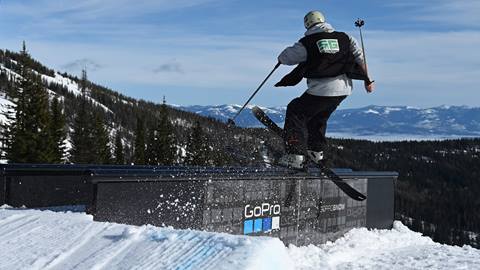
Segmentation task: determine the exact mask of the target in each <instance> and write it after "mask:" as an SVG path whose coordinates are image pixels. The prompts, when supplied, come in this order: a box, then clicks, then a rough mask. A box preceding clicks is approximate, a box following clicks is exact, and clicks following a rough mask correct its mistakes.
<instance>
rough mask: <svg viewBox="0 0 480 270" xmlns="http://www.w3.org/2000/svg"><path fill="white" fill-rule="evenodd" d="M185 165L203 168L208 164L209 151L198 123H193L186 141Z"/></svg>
mask: <svg viewBox="0 0 480 270" xmlns="http://www.w3.org/2000/svg"><path fill="white" fill-rule="evenodd" d="M185 163H186V164H188V165H195V166H205V165H208V163H209V149H208V146H207V143H206V136H205V134H204V132H203V130H202V127H201V125H200V122H199V121H197V122H195V126H194V127H193V128H192V130H191V132H190V135H189V137H188V141H187V154H186V157H185Z"/></svg>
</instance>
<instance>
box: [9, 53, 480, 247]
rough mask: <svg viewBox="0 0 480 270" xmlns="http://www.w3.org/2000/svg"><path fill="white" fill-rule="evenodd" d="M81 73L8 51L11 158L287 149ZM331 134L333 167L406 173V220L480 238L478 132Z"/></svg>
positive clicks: (260, 157)
mask: <svg viewBox="0 0 480 270" xmlns="http://www.w3.org/2000/svg"><path fill="white" fill-rule="evenodd" d="M79 75H80V76H79V77H77V76H72V75H69V74H65V73H62V74H60V73H58V72H55V71H53V70H51V69H49V68H47V67H45V66H43V65H42V64H41V63H39V62H38V61H36V60H34V59H33V58H32V57H31V56H30V54H29V53H28V51H27V49H26V47H25V46H24V48H23V49H22V51H21V52H19V53H16V52H11V51H2V50H0V98H1V101H2V102H1V103H0V105H1V108H0V109H1V110H2V115H1V118H0V119H2V125H1V135H2V136H1V137H2V155H3V157H2V159H3V160H4V161H8V162H31V163H59V162H61V163H67V162H73V163H99V164H137V165H143V164H149V165H175V164H188V165H201V166H227V165H228V166H239V165H241V166H270V165H271V163H272V161H274V160H275V159H276V158H278V157H279V156H280V155H281V153H282V151H283V149H282V142H281V140H280V139H279V138H277V137H275V136H274V135H272V134H271V133H269V132H267V131H265V130H263V129H244V128H237V127H228V126H227V125H225V124H224V123H222V122H220V121H218V120H215V119H213V118H207V117H202V116H199V115H197V114H194V113H191V112H185V111H182V110H179V109H176V108H173V107H170V106H168V105H167V103H166V101H158V102H156V103H155V102H150V101H145V100H136V99H133V98H129V97H126V96H124V95H122V94H120V93H118V92H116V91H113V90H111V89H108V88H106V87H103V86H100V85H97V84H95V83H92V82H90V81H88V77H87V73H86V72H83V73H82V74H79ZM167 98H168V97H167ZM330 142H331V146H330V148H329V149H328V151H327V153H326V157H327V159H328V163H329V165H330V166H332V167H343V168H351V169H354V170H387V171H397V172H399V173H400V177H399V179H398V182H397V189H396V216H397V218H398V219H401V220H402V221H403V222H405V223H406V224H408V225H409V226H410V227H412V228H413V229H414V230H417V231H421V232H424V233H426V234H428V235H430V236H432V237H433V238H434V239H435V240H437V241H440V242H444V243H451V244H459V245H461V244H471V245H473V246H477V247H478V246H479V239H478V233H479V232H480V212H479V211H478V210H477V209H478V208H480V196H479V195H478V194H480V139H464V140H452V141H425V142H378V143H375V142H370V141H360V140H340V139H332V140H331V141H330Z"/></svg>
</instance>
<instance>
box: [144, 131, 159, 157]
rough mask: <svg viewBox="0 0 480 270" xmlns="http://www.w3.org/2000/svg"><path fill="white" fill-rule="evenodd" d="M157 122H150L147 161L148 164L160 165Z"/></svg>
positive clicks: (146, 152)
mask: <svg viewBox="0 0 480 270" xmlns="http://www.w3.org/2000/svg"><path fill="white" fill-rule="evenodd" d="M155 126H156V125H155V124H154V123H151V122H150V123H149V127H148V140H147V149H146V151H145V163H146V164H148V165H158V161H157V154H156V150H155V144H156V143H155V140H156V138H155Z"/></svg>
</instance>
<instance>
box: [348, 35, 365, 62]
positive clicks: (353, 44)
mask: <svg viewBox="0 0 480 270" xmlns="http://www.w3.org/2000/svg"><path fill="white" fill-rule="evenodd" d="M348 37H349V39H350V51H352V53H353V56H355V62H357V64H360V65H363V64H364V63H363V52H362V49H361V48H360V47H359V46H358V43H357V40H356V39H355V38H353V37H351V36H350V35H349V36H348Z"/></svg>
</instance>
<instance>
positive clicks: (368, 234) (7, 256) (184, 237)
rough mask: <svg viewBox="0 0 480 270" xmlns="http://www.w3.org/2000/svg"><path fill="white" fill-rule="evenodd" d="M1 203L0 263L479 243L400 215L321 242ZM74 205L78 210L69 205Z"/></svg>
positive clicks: (164, 265) (118, 262)
mask: <svg viewBox="0 0 480 270" xmlns="http://www.w3.org/2000/svg"><path fill="white" fill-rule="evenodd" d="M55 210H56V211H57V212H55V211H50V210H43V211H42V210H32V209H15V208H10V207H7V206H3V207H2V208H0V242H1V243H2V244H1V245H0V253H1V254H2V256H0V269H12V270H13V269H229V270H235V269H262V270H264V269H265V270H269V269H272V270H273V269H279V270H282V269H292V270H293V269H424V268H429V269H473V268H476V267H478V265H480V250H477V249H474V248H471V247H469V246H464V247H453V246H447V245H441V244H438V243H435V242H433V241H432V240H431V239H430V238H428V237H423V236H421V235H420V234H419V233H415V232H412V231H410V230H409V229H408V228H407V227H405V226H404V225H402V224H401V223H400V222H395V224H394V228H393V229H392V230H367V229H365V228H360V229H354V230H351V231H350V232H348V233H347V234H346V235H345V236H344V237H343V238H340V239H338V240H337V241H335V242H329V243H326V244H324V245H321V246H313V245H311V246H306V247H296V246H289V247H285V246H284V245H283V243H282V242H281V241H280V240H278V239H276V238H269V237H247V236H235V235H228V234H220V233H210V232H200V231H193V230H175V229H173V228H158V227H154V226H150V225H147V226H130V225H122V224H114V223H106V222H94V221H93V220H92V216H90V215H87V214H85V213H82V212H69V211H66V212H60V211H61V210H65V209H55ZM73 210H77V211H78V208H76V209H73Z"/></svg>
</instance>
